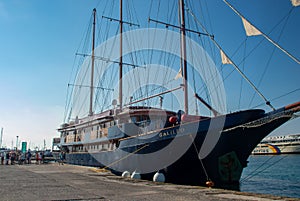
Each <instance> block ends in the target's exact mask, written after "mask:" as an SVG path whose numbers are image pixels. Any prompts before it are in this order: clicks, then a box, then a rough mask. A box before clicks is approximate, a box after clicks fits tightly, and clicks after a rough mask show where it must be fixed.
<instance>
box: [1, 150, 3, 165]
mask: <svg viewBox="0 0 300 201" xmlns="http://www.w3.org/2000/svg"><path fill="white" fill-rule="evenodd" d="M1 165H4V152H2V153H1Z"/></svg>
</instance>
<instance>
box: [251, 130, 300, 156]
mask: <svg viewBox="0 0 300 201" xmlns="http://www.w3.org/2000/svg"><path fill="white" fill-rule="evenodd" d="M299 153H300V135H299V134H294V135H283V136H269V137H265V138H264V139H263V140H262V141H261V142H260V143H259V144H258V145H257V146H256V147H255V149H254V150H253V152H252V154H254V155H268V154H272V155H276V154H299Z"/></svg>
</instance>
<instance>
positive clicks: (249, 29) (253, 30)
mask: <svg viewBox="0 0 300 201" xmlns="http://www.w3.org/2000/svg"><path fill="white" fill-rule="evenodd" d="M242 21H243V24H244V28H245V31H246V35H247V36H257V35H261V34H262V33H261V32H260V31H259V30H257V29H256V28H255V27H254V26H253V25H252V24H250V22H248V21H247V20H246V19H245V18H243V17H242Z"/></svg>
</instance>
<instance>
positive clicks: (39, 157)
mask: <svg viewBox="0 0 300 201" xmlns="http://www.w3.org/2000/svg"><path fill="white" fill-rule="evenodd" d="M0 157H1V165H14V164H19V165H23V164H31V161H32V160H35V163H36V164H41V163H44V162H45V155H44V152H43V151H35V152H31V151H30V149H29V150H28V151H27V152H25V153H22V152H20V151H3V152H1V153H0Z"/></svg>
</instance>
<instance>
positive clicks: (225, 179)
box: [58, 0, 300, 189]
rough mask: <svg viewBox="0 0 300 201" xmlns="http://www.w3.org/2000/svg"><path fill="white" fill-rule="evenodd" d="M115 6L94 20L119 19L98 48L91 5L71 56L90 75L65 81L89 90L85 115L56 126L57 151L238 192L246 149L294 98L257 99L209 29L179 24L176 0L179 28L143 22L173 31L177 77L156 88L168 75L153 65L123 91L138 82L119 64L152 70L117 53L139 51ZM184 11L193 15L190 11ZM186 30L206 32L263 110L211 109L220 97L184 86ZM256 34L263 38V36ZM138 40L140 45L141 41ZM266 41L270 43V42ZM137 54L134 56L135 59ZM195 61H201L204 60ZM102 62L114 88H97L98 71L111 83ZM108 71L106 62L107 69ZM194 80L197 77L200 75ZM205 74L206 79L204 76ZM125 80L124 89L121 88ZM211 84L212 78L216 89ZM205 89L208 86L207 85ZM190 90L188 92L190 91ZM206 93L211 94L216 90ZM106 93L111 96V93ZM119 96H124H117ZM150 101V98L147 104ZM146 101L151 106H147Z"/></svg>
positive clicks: (71, 159) (80, 161) (289, 113)
mask: <svg viewBox="0 0 300 201" xmlns="http://www.w3.org/2000/svg"><path fill="white" fill-rule="evenodd" d="M225 2H226V1H225ZM226 3H227V4H228V5H229V6H230V7H231V8H232V9H233V10H234V12H236V13H237V14H238V15H240V16H241V14H240V13H238V11H237V10H236V9H234V8H233V7H232V6H231V5H230V4H229V3H228V2H226ZM122 5H123V3H122V1H120V19H114V18H110V17H105V16H102V19H108V21H116V22H117V23H118V24H119V28H118V29H119V30H118V31H119V32H120V33H119V35H117V36H116V38H117V39H116V38H115V40H113V41H114V42H112V43H109V44H107V43H105V45H102V46H101V47H100V48H96V47H95V46H96V45H95V39H96V36H95V33H96V24H97V22H96V19H97V17H96V16H97V15H96V9H94V10H93V15H92V24H93V26H92V28H91V32H92V34H91V35H92V40H91V41H92V48H91V54H86V53H78V54H77V55H79V56H83V57H84V60H83V62H82V63H83V64H82V66H84V67H86V69H88V70H89V71H90V74H91V75H90V76H88V79H87V80H88V82H89V83H86V82H84V81H82V80H83V77H82V76H80V75H79V74H80V73H81V75H82V74H84V76H86V77H87V75H86V74H87V70H86V71H83V72H85V73H82V71H81V72H79V73H78V74H77V79H76V83H75V84H72V85H71V84H70V85H69V86H72V87H73V91H72V94H73V95H81V97H79V99H80V98H81V99H84V100H86V96H84V97H83V95H82V94H80V93H79V91H82V90H85V92H87V91H88V92H89V101H88V102H89V112H88V114H87V115H86V116H84V117H80V116H79V115H76V116H74V118H73V119H70V118H69V119H68V120H67V121H66V123H64V124H62V125H61V127H60V128H59V129H58V131H59V132H60V135H61V136H60V138H61V139H60V144H59V147H60V150H61V151H63V152H66V162H67V163H70V164H76V165H85V166H95V167H100V168H104V169H107V170H110V171H112V172H113V173H114V174H116V175H122V174H123V175H126V174H125V173H130V174H131V175H132V177H140V178H142V179H150V180H152V179H154V180H155V181H156V180H157V178H160V179H161V180H163V181H165V182H170V183H176V184H188V185H208V186H212V185H214V186H216V187H220V188H230V189H238V188H239V180H240V177H241V174H242V170H243V168H245V167H246V166H247V159H248V157H249V155H250V154H251V152H252V151H253V149H254V148H255V147H256V145H257V144H258V143H259V142H260V141H261V140H262V139H263V138H264V137H265V136H266V135H268V134H269V133H271V132H272V131H273V130H274V129H276V128H278V127H279V126H281V125H282V124H284V123H285V122H287V121H288V120H290V119H291V118H292V117H294V113H296V112H298V111H299V110H300V102H296V103H293V104H289V105H286V106H284V107H280V108H278V109H275V108H274V107H273V106H272V104H271V103H270V101H268V99H266V98H265V96H263V94H262V93H261V92H260V91H259V90H258V89H257V88H256V87H255V85H254V84H253V83H252V82H251V81H250V79H249V78H248V77H247V76H246V75H245V74H244V73H243V71H242V70H241V69H240V68H239V67H238V66H237V65H236V64H235V63H234V61H233V59H231V58H230V57H229V56H228V54H226V53H225V50H224V49H222V48H221V46H220V45H219V44H218V43H217V42H216V40H215V39H214V37H213V35H211V34H209V33H208V31H207V30H206V29H205V28H204V27H202V26H201V25H200V26H201V28H202V30H203V32H199V31H195V30H191V29H188V28H186V22H185V15H186V11H191V10H190V9H188V8H187V5H186V4H185V3H184V1H183V0H181V1H179V5H178V10H179V11H180V12H179V19H180V25H179V26H176V25H172V24H169V23H164V22H162V21H159V20H157V19H149V21H151V22H152V23H155V24H163V25H164V26H166V27H172V28H173V29H178V30H180V34H179V40H178V41H179V42H178V43H177V41H175V42H174V41H173V43H172V45H175V46H174V47H176V48H178V47H179V48H178V49H179V52H180V55H179V56H180V59H179V61H178V63H179V65H178V66H180V70H179V73H178V74H177V71H176V73H175V74H174V72H173V74H171V76H174V75H175V76H176V77H175V76H174V77H175V79H172V80H173V81H174V82H173V85H172V86H173V88H171V87H170V85H169V86H167V87H165V86H163V87H162V86H158V85H156V84H155V83H153V82H152V81H153V80H155V78H156V80H157V81H159V80H163V83H164V84H166V85H167V84H169V82H168V81H167V80H168V79H169V78H170V77H167V76H166V75H164V77H161V74H164V73H165V72H163V71H162V70H161V69H162V68H159V71H158V72H159V73H158V74H152V75H155V76H153V77H154V78H153V79H152V80H151V79H150V82H151V83H150V84H149V85H147V86H145V84H144V83H142V84H141V86H139V88H135V89H134V90H132V91H130V90H129V91H123V90H124V89H126V87H130V86H131V85H132V84H136V83H141V79H143V78H141V77H139V76H136V77H135V78H136V79H139V81H138V82H135V79H133V78H130V79H127V82H126V79H125V78H126V76H125V75H127V74H130V71H129V70H127V71H126V70H124V66H128V68H131V69H134V70H136V71H138V72H142V71H145V72H146V74H149V73H150V72H151V71H154V69H155V68H156V67H155V66H151V65H146V64H144V65H143V62H141V63H142V64H139V65H137V64H132V63H130V62H125V61H124V60H125V59H126V58H127V59H128V57H130V56H131V54H129V53H128V52H126V51H125V49H126V48H127V49H131V50H132V49H133V51H135V52H137V51H140V50H141V49H143V50H145V49H146V48H144V47H138V45H137V43H134V42H136V41H138V37H137V35H135V34H132V32H130V33H127V32H123V25H130V26H136V25H137V24H135V23H132V22H127V21H125V20H123V14H122V13H123V6H122ZM190 14H191V15H192V16H193V14H192V13H190ZM243 21H245V22H244V24H245V23H246V25H247V26H248V27H249V26H250V27H251V28H250V29H248V32H247V34H249V35H251V34H252V35H255V34H257V33H258V32H259V33H260V34H262V32H261V31H259V30H258V29H256V28H255V27H254V26H253V25H251V24H250V23H249V22H248V21H247V20H246V19H245V18H243ZM111 23H113V22H111ZM251 30H252V31H251ZM143 31H144V30H143ZM143 31H142V32H141V31H140V29H137V32H138V33H139V34H140V35H142V40H143V41H142V42H144V41H147V42H146V43H147V44H149V43H150V42H149V39H147V37H148V36H149V37H150V38H151V40H154V42H156V43H158V44H162V43H163V44H164V43H165V41H164V39H162V38H160V37H159V36H156V37H153V34H152V33H154V35H155V33H158V32H160V30H155V31H154V32H151V31H153V30H147V31H150V32H151V34H148V32H143ZM166 32H167V34H168V38H172V40H174V37H173V36H177V35H176V34H175V35H172V33H173V32H172V33H171V31H166ZM187 32H189V33H195V34H198V35H201V36H206V37H207V38H208V40H210V41H212V44H214V45H215V47H217V48H218V49H219V50H220V52H221V56H222V63H223V64H230V65H232V66H233V67H234V68H235V70H237V71H238V72H239V73H240V74H241V75H242V77H243V78H244V79H245V80H246V82H248V83H249V84H250V86H251V87H253V89H254V90H255V91H256V92H257V93H258V94H259V96H260V97H262V98H263V100H264V102H265V103H266V105H267V106H270V107H271V111H270V112H265V111H264V110H263V109H247V110H241V111H236V112H232V113H225V112H224V111H223V110H222V106H221V107H219V106H218V104H219V103H220V102H222V100H221V99H219V98H216V99H217V100H216V99H215V100H212V99H213V98H211V97H210V99H209V100H207V99H206V98H203V97H201V96H200V95H199V93H197V90H196V89H195V88H194V87H193V86H199V85H201V84H200V83H197V82H195V81H194V82H192V83H194V85H192V87H189V85H191V84H190V83H191V82H189V81H188V80H189V79H188V77H189V78H190V80H191V79H194V78H195V77H196V78H199V77H201V76H199V74H198V76H197V75H196V76H192V75H191V76H190V74H189V73H191V70H189V67H190V64H189V63H188V61H189V62H190V59H189V56H188V55H189V54H192V53H193V52H197V51H194V50H193V51H189V49H187V45H191V44H192V43H191V41H190V40H189V39H188V37H187ZM132 35H133V36H132ZM140 35H139V36H140ZM264 36H265V37H268V36H267V35H264ZM124 39H127V40H128V41H130V42H127V43H126V44H125V43H124V42H123V41H124ZM269 39H270V38H268V40H269ZM155 40H156V41H155ZM157 41H158V42H157ZM139 42H140V43H142V42H141V41H139ZM271 42H272V43H275V42H274V41H271ZM111 44H113V45H111ZM151 44H152V43H151ZM275 44H276V43H275ZM164 45H166V44H164ZM169 45H170V44H169ZM176 45H178V46H176ZM127 46H130V47H127ZM276 47H278V48H279V49H281V50H282V51H284V53H286V54H287V55H288V56H289V57H291V58H292V59H294V60H296V61H297V62H299V61H298V60H297V59H296V58H295V57H294V56H292V55H291V54H290V53H288V52H287V51H285V50H284V49H283V48H282V47H280V46H279V45H278V44H276ZM156 49H159V48H156ZM173 49H174V48H173V46H172V50H173ZM116 50H117V51H116ZM116 52H119V53H118V56H115V54H116ZM151 54H152V55H154V56H153V57H159V56H160V55H161V54H163V53H157V52H155V51H153V52H151ZM172 54H176V53H172ZM124 55H125V56H124ZM128 55H130V56H128ZM126 56H127V57H126ZM201 56H203V55H197V56H196V57H197V58H199V57H201ZM141 57H142V56H141ZM141 57H139V58H138V59H141ZM202 59H203V60H208V59H207V58H205V59H204V58H202ZM108 65H114V66H116V65H118V75H119V76H118V80H117V83H118V87H117V90H114V89H111V88H110V86H109V85H104V82H103V80H104V79H105V78H104V76H105V77H109V78H110V79H111V80H114V79H113V78H115V76H114V75H108V74H109V73H110V72H111V71H110V69H109V70H107V68H105V67H103V66H108ZM87 66H88V67H87ZM206 68H208V67H206ZM99 69H105V71H102V73H100V76H95V72H96V71H97V70H99ZM115 69H116V68H115V67H114V68H113V70H115ZM149 69H150V70H149ZM202 70H203V69H202ZM173 71H174V70H173ZM132 74H135V73H132ZM215 74H216V72H212V74H207V75H210V76H214V77H215ZM188 75H189V76H188ZM95 77H96V78H95ZM204 77H205V76H204ZM97 78H99V79H97ZM147 79H149V77H148V78H147ZM202 79H205V78H203V77H202ZM206 79H211V77H209V78H206ZM95 83H96V84H95ZM174 83H175V84H176V87H175V88H174V86H175V84H174ZM125 84H127V85H128V86H126V87H124V85H125ZM219 84H220V83H217V86H219ZM157 88H159V90H160V92H159V93H157V91H158V90H155V89H157ZM191 88H192V89H191ZM216 88H218V87H216ZM219 88H220V87H219ZM193 89H194V90H193ZM202 89H203V88H202ZM206 89H207V90H208V91H209V90H210V88H209V87H207V88H206ZM96 90H98V91H101V92H106V93H107V94H111V93H113V95H106V96H104V95H99V94H96ZM140 91H147V93H140ZM182 91H183V93H182ZM191 91H193V93H192V94H193V95H192V96H191ZM204 91H205V90H204ZM151 92H152V93H151ZM175 92H178V93H181V94H183V95H182V96H183V106H182V105H181V101H178V102H176V101H169V102H167V100H166V99H167V98H170V99H171V100H174V97H175V96H176V97H177V95H174V93H175ZM189 92H190V93H189ZM214 92H215V93H219V91H218V89H216V91H214ZM95 94H96V95H95ZM141 94H142V95H141ZM169 94H172V95H169ZM114 95H115V96H117V98H113V97H114ZM168 95H169V96H168ZM101 96H102V98H103V102H102V103H101V104H100V103H99V99H100V98H101ZM125 96H126V97H127V98H124V97H125ZM180 98H181V96H180ZM154 99H155V101H152V102H151V100H154ZM192 99H193V101H195V100H196V101H198V102H196V104H195V105H196V106H195V108H196V109H194V111H196V112H195V114H192V112H191V107H189V106H190V104H189V101H191V100H192ZM205 99H206V100H205ZM108 100H110V101H109V102H112V103H111V105H110V106H109V107H108V108H105V107H104V104H105V103H106V104H107V102H108ZM73 101H74V99H73ZM125 101H127V103H126V104H125V103H124V102H125ZM157 101H158V104H157ZM163 101H165V102H163ZM153 102H154V105H155V104H156V106H152V105H150V103H153ZM216 102H217V103H218V104H216ZM95 103H98V106H99V105H100V106H99V107H101V109H100V111H97V112H96V109H95V107H96V106H97V105H95ZM164 103H166V104H165V106H166V105H168V106H170V105H176V104H177V105H179V109H178V110H172V109H166V108H167V107H166V108H164V107H163V106H164ZM199 103H201V104H202V105H203V106H202V107H205V108H206V110H207V111H208V113H209V115H199V114H198V110H197V106H198V105H199ZM109 104H110V103H109ZM109 104H108V105H109ZM157 105H159V106H157ZM180 107H182V108H180ZM70 108H71V109H69V110H68V111H67V113H68V114H71V113H74V110H75V108H74V107H70ZM169 108H170V107H169ZM72 115H73V114H72Z"/></svg>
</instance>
